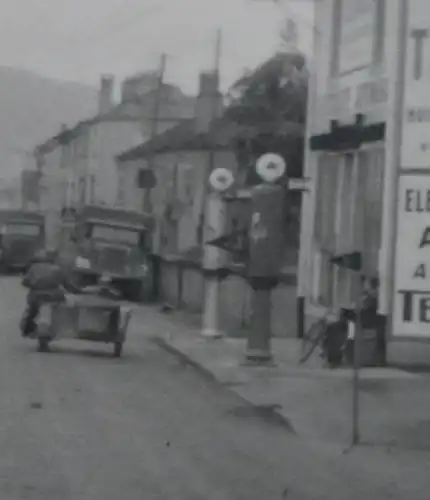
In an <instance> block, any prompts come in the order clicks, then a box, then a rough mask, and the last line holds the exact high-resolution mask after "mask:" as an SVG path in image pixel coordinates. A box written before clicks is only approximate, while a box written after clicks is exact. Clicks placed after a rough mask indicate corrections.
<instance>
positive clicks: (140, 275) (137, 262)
mask: <svg viewBox="0 0 430 500" xmlns="http://www.w3.org/2000/svg"><path fill="white" fill-rule="evenodd" d="M151 230H152V217H151V216H148V215H144V214H142V213H138V212H131V211H128V210H121V209H114V208H108V207H104V206H96V205H85V206H83V207H81V208H79V209H76V210H73V209H72V210H70V209H69V210H64V211H63V214H62V221H61V233H62V234H61V235H60V245H59V256H60V260H62V262H63V264H64V265H66V266H69V267H70V268H72V270H73V272H74V273H75V275H76V276H78V277H79V281H80V283H81V285H91V284H94V283H96V281H97V280H98V279H99V278H100V277H102V276H105V277H109V278H110V279H111V281H112V284H113V285H114V286H115V287H116V288H117V289H118V290H120V291H121V292H122V293H123V296H124V298H126V299H128V300H135V301H142V300H145V297H146V295H147V294H146V290H149V287H150V283H151V277H150V274H151V273H150V269H149V262H148V251H149V248H148V241H149V235H150V232H151Z"/></svg>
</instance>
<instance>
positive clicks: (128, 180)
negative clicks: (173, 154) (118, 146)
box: [115, 121, 177, 211]
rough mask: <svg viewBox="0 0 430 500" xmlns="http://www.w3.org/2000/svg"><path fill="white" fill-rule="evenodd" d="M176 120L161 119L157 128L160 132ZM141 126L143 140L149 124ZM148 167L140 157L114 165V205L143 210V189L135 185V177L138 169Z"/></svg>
mask: <svg viewBox="0 0 430 500" xmlns="http://www.w3.org/2000/svg"><path fill="white" fill-rule="evenodd" d="M176 124H177V121H163V122H161V123H159V125H158V130H159V132H160V133H163V132H165V131H166V130H167V129H169V128H171V127H173V126H175V125H176ZM146 125H147V126H142V124H141V128H142V130H143V134H144V135H143V137H144V140H145V139H148V138H149V137H150V135H151V130H150V126H149V124H146ZM147 167H148V161H147V160H145V159H143V158H141V159H138V160H133V161H127V162H120V163H118V164H117V165H116V171H117V193H116V201H115V203H116V205H117V206H118V207H122V208H125V209H127V210H138V211H140V210H143V206H144V196H145V192H144V190H142V189H140V188H139V186H138V185H137V177H138V173H139V170H140V169H142V168H147Z"/></svg>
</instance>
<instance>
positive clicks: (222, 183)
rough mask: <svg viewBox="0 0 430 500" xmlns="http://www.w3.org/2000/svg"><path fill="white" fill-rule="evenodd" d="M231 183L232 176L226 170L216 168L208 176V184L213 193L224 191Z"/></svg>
mask: <svg viewBox="0 0 430 500" xmlns="http://www.w3.org/2000/svg"><path fill="white" fill-rule="evenodd" d="M233 183H234V177H233V174H232V173H231V172H230V170H228V169H227V168H216V169H215V170H213V171H212V173H211V175H210V176H209V184H210V185H211V186H212V188H213V189H215V191H220V192H221V191H226V190H227V189H229V188H230V187H231V186H232V185H233Z"/></svg>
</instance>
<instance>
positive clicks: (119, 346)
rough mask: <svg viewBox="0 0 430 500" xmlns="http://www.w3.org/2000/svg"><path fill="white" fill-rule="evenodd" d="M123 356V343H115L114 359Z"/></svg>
mask: <svg viewBox="0 0 430 500" xmlns="http://www.w3.org/2000/svg"><path fill="white" fill-rule="evenodd" d="M121 355H122V342H115V345H114V349H113V356H114V358H120V357H121Z"/></svg>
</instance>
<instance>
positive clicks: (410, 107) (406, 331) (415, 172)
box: [392, 0, 430, 339]
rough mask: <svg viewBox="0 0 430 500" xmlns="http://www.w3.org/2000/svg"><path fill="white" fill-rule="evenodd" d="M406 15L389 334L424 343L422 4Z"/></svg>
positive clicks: (427, 46)
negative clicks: (419, 339) (392, 291)
mask: <svg viewBox="0 0 430 500" xmlns="http://www.w3.org/2000/svg"><path fill="white" fill-rule="evenodd" d="M407 5H408V15H407V16H406V18H407V19H406V20H405V22H406V37H405V40H404V43H405V61H404V75H403V76H404V80H403V81H404V89H403V99H402V103H401V104H400V106H401V112H402V115H401V116H402V120H401V134H402V140H401V152H400V171H399V178H398V198H397V214H396V215H397V238H396V242H395V268H394V297H393V305H394V307H393V317H392V335H393V337H397V338H400V337H402V338H421V339H423V338H430V175H429V173H430V91H429V89H430V40H429V36H430V29H429V28H430V23H429V22H428V8H429V4H428V0H409V1H408V4H407Z"/></svg>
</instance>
